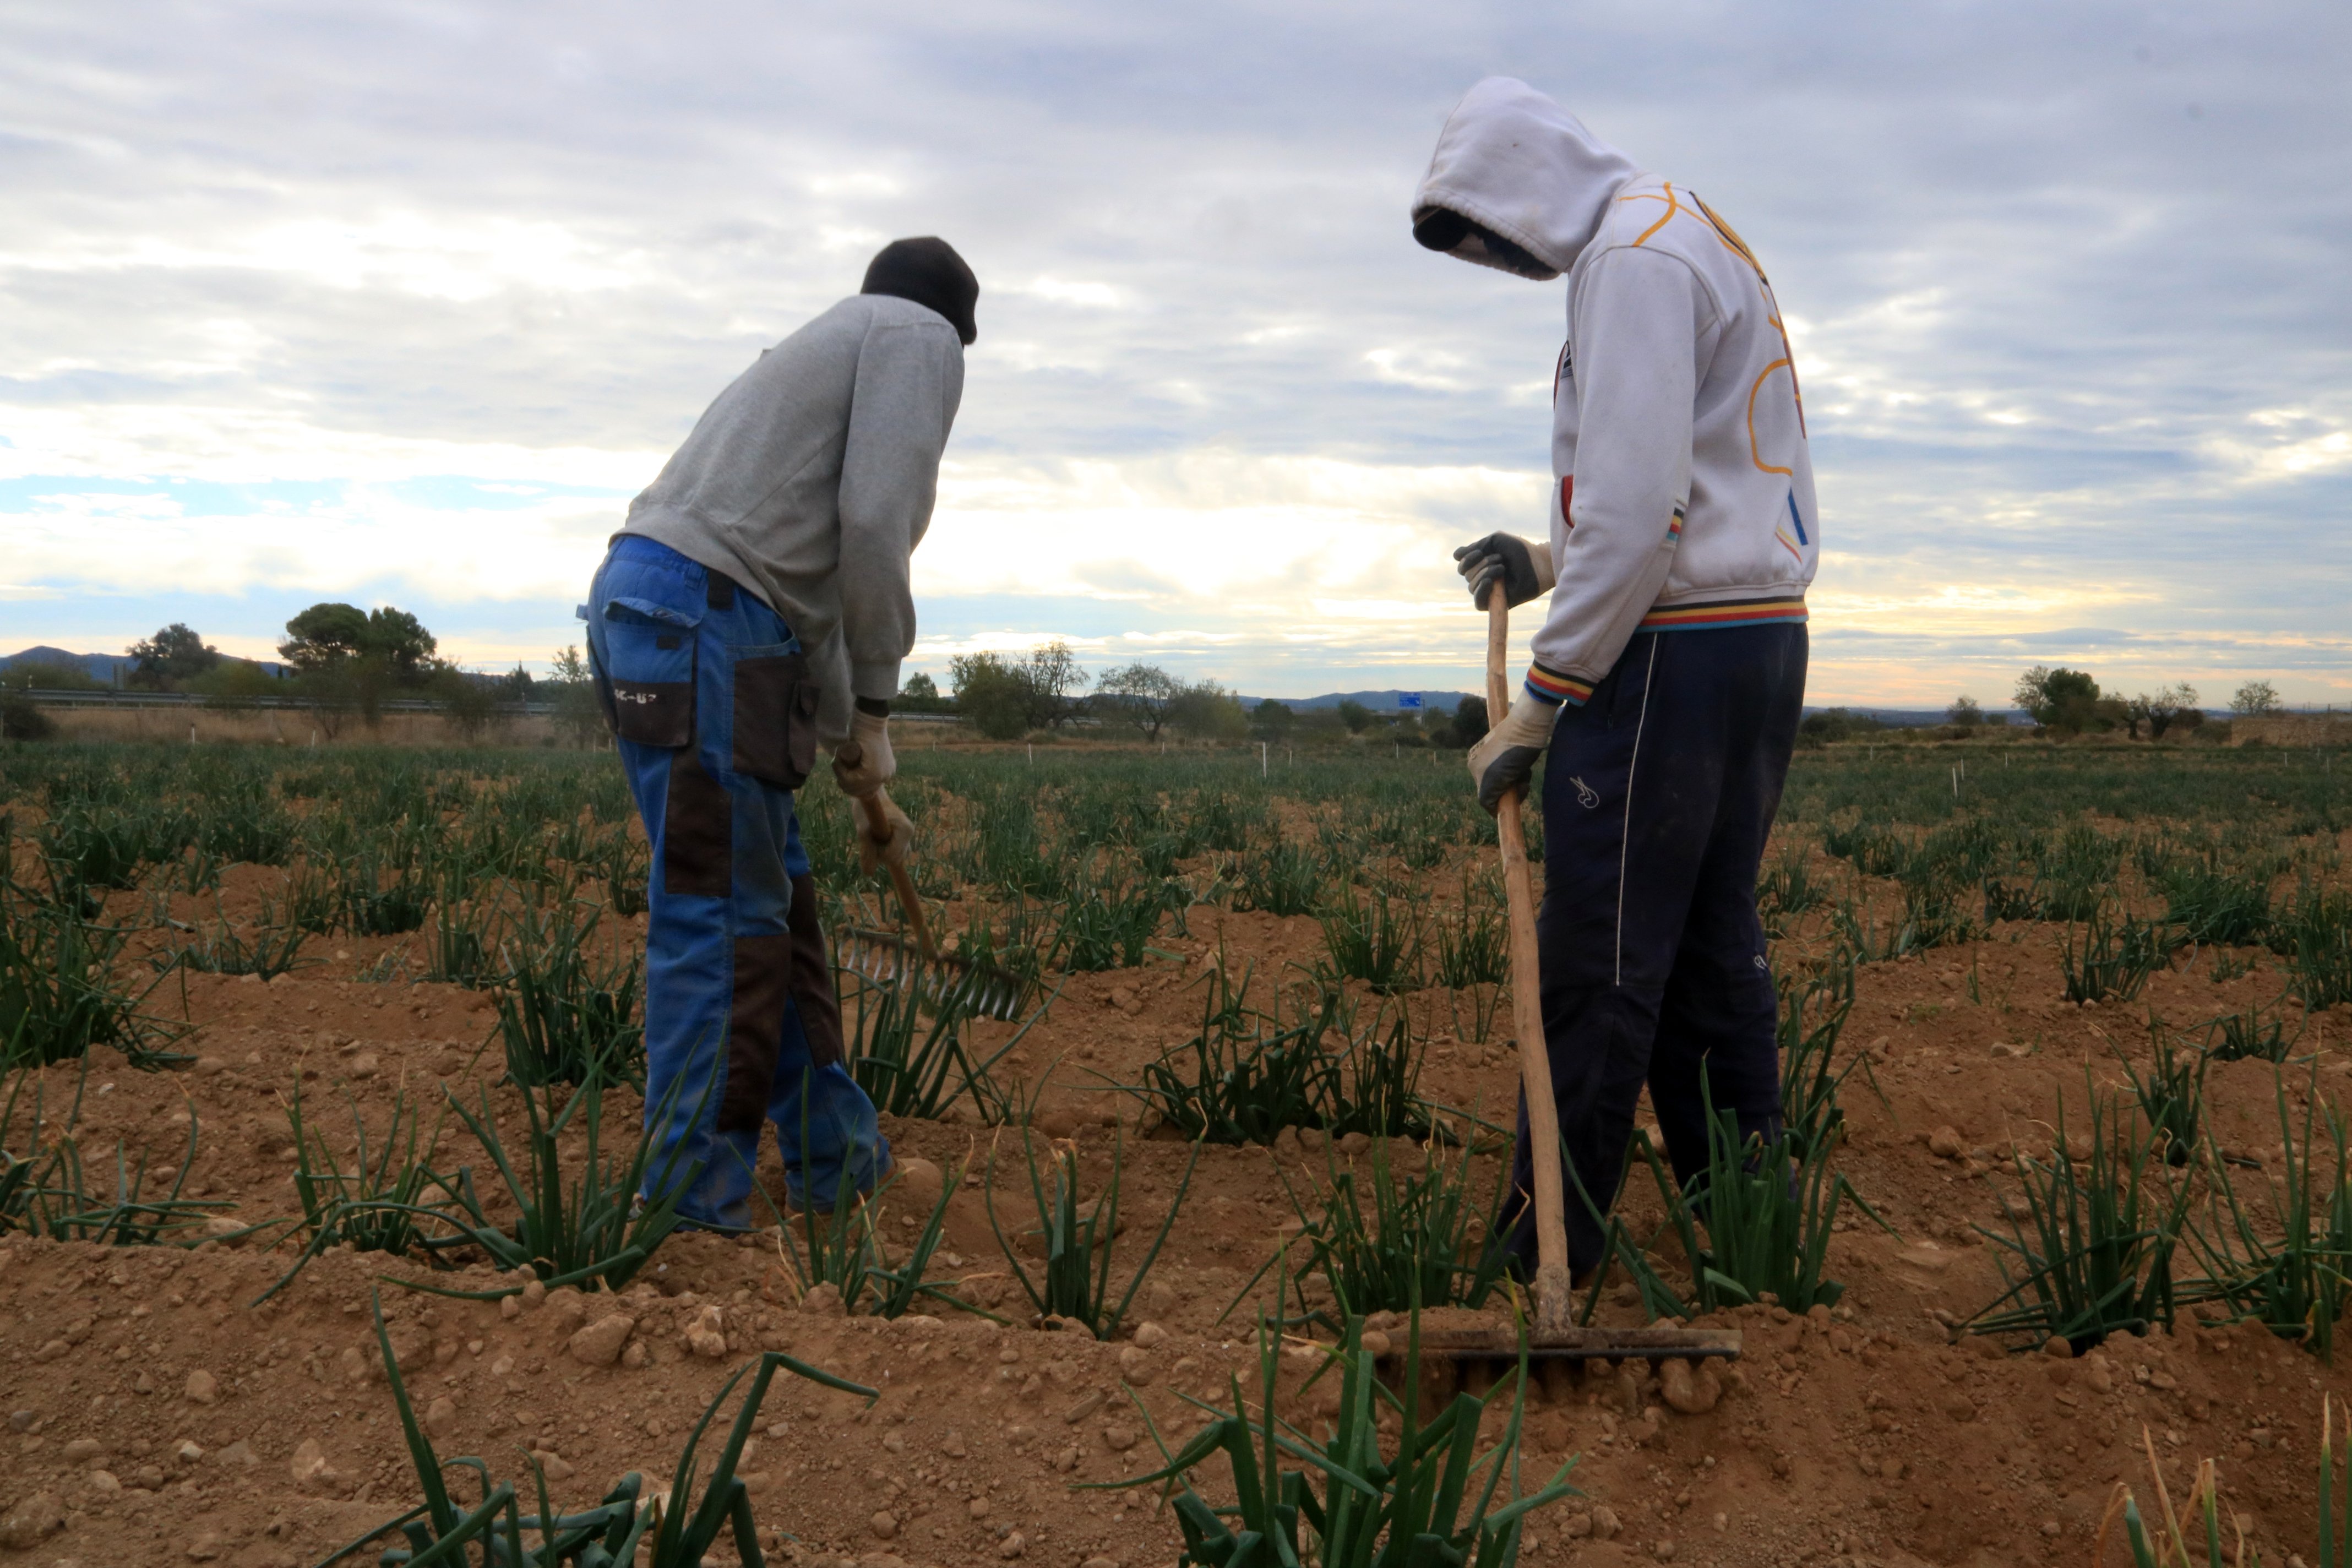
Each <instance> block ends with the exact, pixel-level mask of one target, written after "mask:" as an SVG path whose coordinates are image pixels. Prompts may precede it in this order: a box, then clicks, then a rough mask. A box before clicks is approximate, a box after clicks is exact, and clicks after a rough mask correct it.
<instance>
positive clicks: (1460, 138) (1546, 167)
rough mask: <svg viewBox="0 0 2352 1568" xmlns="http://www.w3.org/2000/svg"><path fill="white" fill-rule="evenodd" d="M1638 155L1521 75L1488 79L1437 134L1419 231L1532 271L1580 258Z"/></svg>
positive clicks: (1445, 244)
mask: <svg viewBox="0 0 2352 1568" xmlns="http://www.w3.org/2000/svg"><path fill="white" fill-rule="evenodd" d="M1640 173H1641V170H1640V168H1639V167H1638V166H1637V165H1636V164H1635V163H1634V162H1633V160H1632V159H1631V158H1628V157H1627V156H1625V154H1624V153H1620V152H1619V151H1617V149H1616V148H1614V147H1612V146H1611V145H1609V143H1607V142H1603V141H1601V139H1600V138H1599V137H1597V136H1595V135H1593V134H1592V132H1590V131H1587V130H1586V129H1585V128H1584V123H1583V121H1580V120H1578V119H1577V118H1576V116H1575V115H1573V114H1570V112H1569V111H1568V110H1565V109H1562V108H1561V107H1560V106H1559V104H1557V103H1555V102H1553V101H1552V100H1550V99H1549V98H1546V97H1545V96H1544V95H1543V94H1542V93H1540V92H1538V91H1537V90H1536V89H1534V88H1531V87H1529V86H1528V84H1527V83H1525V82H1523V81H1517V80H1514V79H1512V78H1510V77H1507V76H1490V77H1488V78H1487V79H1486V80H1484V81H1482V82H1480V83H1479V84H1478V85H1477V86H1475V87H1474V88H1472V89H1470V90H1469V92H1468V93H1467V94H1466V95H1465V96H1464V98H1463V100H1462V101H1461V102H1460V103H1459V104H1457V105H1455V106H1454V112H1453V113H1452V114H1451V115H1450V116H1448V117H1447V119H1446V121H1445V129H1444V131H1442V132H1438V137H1437V152H1436V153H1435V154H1434V155H1433V156H1432V157H1431V159H1430V161H1429V173H1428V174H1424V175H1423V176H1422V181H1421V189H1420V190H1419V191H1417V192H1415V193H1414V195H1413V198H1412V218H1413V237H1414V238H1415V239H1418V240H1419V241H1420V242H1421V243H1422V244H1423V245H1424V246H1427V247H1429V248H1430V249H1432V250H1442V251H1444V252H1445V253H1446V254H1448V255H1450V256H1458V257H1460V258H1462V259H1463V260H1465V261H1473V262H1476V263H1477V264H1478V265H1480V266H1482V267H1495V268H1501V269H1502V270H1504V271H1506V272H1516V273H1517V274H1519V275H1520V276H1521V277H1525V278H1536V279H1546V278H1557V277H1558V276H1559V275H1560V274H1561V273H1563V272H1565V271H1567V270H1568V269H1569V268H1571V267H1573V266H1575V265H1576V258H1577V256H1578V254H1579V253H1580V252H1581V251H1582V250H1583V249H1584V247H1585V243H1586V242H1587V241H1588V240H1590V239H1591V237H1592V236H1593V233H1594V231H1595V230H1597V229H1599V228H1600V226H1601V216H1602V215H1603V214H1605V213H1606V212H1607V211H1608V209H1609V200H1610V198H1611V196H1612V195H1614V194H1615V193H1616V191H1617V189H1618V187H1620V186H1622V184H1625V182H1626V181H1628V180H1630V179H1632V178H1633V176H1634V175H1636V174H1640Z"/></svg>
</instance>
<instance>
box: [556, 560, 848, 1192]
mask: <svg viewBox="0 0 2352 1568" xmlns="http://www.w3.org/2000/svg"><path fill="white" fill-rule="evenodd" d="M586 615H587V619H588V647H589V658H590V661H591V666H592V668H593V672H594V675H595V679H596V690H597V696H598V699H599V700H600V701H601V702H602V703H603V704H604V714H605V718H606V720H607V721H608V722H609V723H610V724H611V725H612V727H613V730H614V735H615V736H616V744H617V746H618V748H619V751H620V753H621V763H622V765H623V766H624V767H625V769H626V770H627V773H628V777H629V793H630V794H631V795H632V796H634V797H635V801H636V805H637V813H638V816H640V817H641V818H642V819H643V820H644V822H645V826H646V837H647V838H648V839H649V840H650V841H651V843H652V846H653V866H652V871H651V876H650V879H649V880H650V886H649V888H648V890H647V898H646V901H647V905H648V910H649V914H648V919H647V922H646V1126H647V1127H648V1128H649V1129H650V1130H651V1131H653V1133H654V1137H655V1144H654V1153H653V1160H652V1163H651V1168H652V1169H654V1170H656V1171H658V1170H661V1169H664V1168H665V1167H666V1166H667V1165H668V1163H669V1161H670V1159H671V1157H672V1154H673V1152H676V1154H677V1163H676V1165H675V1167H673V1168H675V1169H677V1170H679V1171H681V1172H683V1171H686V1170H688V1169H689V1168H691V1167H696V1166H698V1167H699V1169H698V1173H697V1174H696V1175H695V1177H694V1179H693V1184H692V1185H691V1187H690V1188H689V1190H688V1194H687V1196H686V1199H685V1201H684V1202H683V1203H682V1204H681V1205H680V1207H679V1213H680V1214H681V1215H683V1216H684V1217H685V1218H686V1219H687V1220H688V1222H689V1223H692V1224H696V1225H701V1226H748V1225H751V1224H752V1223H754V1217H755V1216H754V1215H752V1213H751V1185H752V1174H753V1172H754V1169H755V1167H756V1164H757V1162H758V1157H759V1149H760V1124H761V1122H762V1121H773V1122H774V1123H775V1124H776V1133H777V1139H778V1142H779V1143H780V1145H781V1146H782V1154H783V1162H784V1172H785V1181H786V1184H787V1187H788V1190H789V1193H790V1195H791V1197H792V1199H793V1202H794V1203H795V1204H801V1203H812V1202H813V1203H814V1204H815V1205H818V1206H819V1207H821V1208H830V1207H832V1206H833V1205H834V1204H835V1200H836V1198H837V1196H838V1195H839V1191H840V1183H841V1182H843V1181H844V1180H846V1181H848V1182H850V1183H851V1184H853V1185H854V1186H855V1187H856V1189H857V1190H858V1191H861V1192H862V1191H867V1190H870V1189H871V1188H872V1186H873V1184H874V1182H875V1179H876V1175H877V1173H878V1172H879V1171H881V1170H882V1169H883V1168H885V1167H887V1164H888V1163H889V1145H888V1143H887V1142H885V1140H884V1139H883V1137H882V1134H881V1131H880V1129H879V1127H878V1126H877V1121H876V1117H875V1113H874V1105H873V1102H872V1101H871V1100H868V1099H867V1098H866V1094H865V1092H864V1091H863V1090H862V1089H859V1088H858V1087H857V1084H856V1080H855V1079H852V1078H851V1077H850V1075H849V1073H848V1071H847V1070H846V1068H845V1066H844V1064H843V1049H842V1039H841V1016H840V1010H839V1007H838V1005H837V1004H836V1003H835V997H834V991H833V976H832V970H831V966H830V964H829V963H828V962H827V959H826V956H825V947H824V932H823V931H821V930H820V929H819V928H818V924H817V910H816V898H815V887H814V880H813V879H812V878H811V877H810V875H809V863H808V857H807V855H806V854H805V853H804V852H803V849H802V848H801V842H800V826H799V823H798V822H797V820H796V819H795V818H794V816H793V790H794V789H796V788H797V787H799V785H800V784H801V783H802V782H803V780H804V779H805V778H806V776H807V774H808V772H809V770H810V768H811V767H812V766H813V765H814V762H815V757H816V734H815V725H816V706H817V690H818V689H817V687H816V684H815V680H814V675H813V673H812V671H811V670H810V668H809V667H808V664H807V661H806V660H805V658H803V656H802V653H801V647H800V643H799V641H798V640H797V639H796V638H795V637H793V632H792V628H791V627H790V626H786V625H785V624H784V621H783V618H782V616H779V615H777V614H776V612H775V611H774V610H772V609H771V608H770V607H769V606H768V605H765V604H763V603H761V600H760V599H759V598H758V597H757V596H756V595H753V594H751V593H750V592H748V591H747V590H744V589H742V588H740V587H739V586H737V585H736V584H734V583H732V582H730V580H729V579H728V578H727V577H726V576H724V575H723V574H719V573H716V572H712V571H710V570H709V569H708V568H706V567H703V566H700V565H698V564H697V563H694V562H692V561H689V560H688V559H687V558H686V557H685V556H683V555H680V554H679V553H678V552H676V551H674V550H672V549H670V548H669V547H668V546H667V545H665V544H660V543H656V542H654V541H653V540H650V539H645V538H642V537H638V536H635V535H629V534H624V535H622V536H621V537H619V538H618V539H616V540H614V543H613V547H612V550H611V552H609V553H608V554H607V555H606V556H605V558H604V564H603V566H601V567H600V568H598V570H597V573H596V577H595V581H594V583H593V584H592V585H591V586H590V589H589V595H588V604H587V606H586ZM803 1086H805V1088H806V1093H805V1094H803Z"/></svg>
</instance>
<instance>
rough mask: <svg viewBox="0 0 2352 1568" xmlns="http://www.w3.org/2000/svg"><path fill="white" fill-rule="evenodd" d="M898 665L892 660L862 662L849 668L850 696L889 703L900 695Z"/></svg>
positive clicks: (896, 661)
mask: <svg viewBox="0 0 2352 1568" xmlns="http://www.w3.org/2000/svg"><path fill="white" fill-rule="evenodd" d="M898 663H899V661H898V660H897V659H895V658H891V659H876V660H872V661H866V660H860V661H857V662H856V663H853V664H851V665H850V667H849V694H850V695H851V696H853V697H871V698H873V699H874V700H876V701H877V702H887V701H889V700H891V699H892V698H894V697H896V696H898Z"/></svg>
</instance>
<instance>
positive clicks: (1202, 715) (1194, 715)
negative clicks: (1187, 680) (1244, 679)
mask: <svg viewBox="0 0 2352 1568" xmlns="http://www.w3.org/2000/svg"><path fill="white" fill-rule="evenodd" d="M1168 721H1169V722H1170V723H1171V724H1172V725H1174V726H1175V727H1176V728H1177V729H1179V730H1181V731H1183V732H1184V733H1185V734H1187V735H1190V736H1192V738H1193V739H1194V740H1196V741H1238V740H1240V739H1241V738H1242V737H1243V736H1244V735H1246V734H1248V733H1249V716H1248V715H1247V714H1246V713H1244V712H1243V711H1242V700H1241V699H1240V698H1238V697H1236V696H1234V694H1233V693H1232V692H1230V691H1227V690H1226V689H1224V688H1223V687H1222V686H1220V685H1218V684H1217V683H1216V682H1215V681H1213V680H1202V681H1196V682H1195V683H1193V684H1192V685H1190V686H1186V687H1184V688H1182V689H1180V690H1179V691H1178V692H1177V694H1176V697H1175V699H1174V700H1172V701H1171V702H1170V703H1169V705H1168Z"/></svg>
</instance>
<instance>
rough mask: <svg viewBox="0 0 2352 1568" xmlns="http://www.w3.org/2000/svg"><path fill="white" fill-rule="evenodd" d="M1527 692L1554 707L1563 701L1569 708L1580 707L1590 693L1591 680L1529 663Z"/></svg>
mask: <svg viewBox="0 0 2352 1568" xmlns="http://www.w3.org/2000/svg"><path fill="white" fill-rule="evenodd" d="M1527 692H1528V696H1529V697H1532V698H1534V699H1535V700H1537V701H1538V702H1542V703H1546V704H1549V706H1551V707H1554V708H1557V707H1559V705H1560V704H1561V703H1563V702H1565V703H1567V704H1568V705H1569V706H1570V707H1571V708H1581V707H1583V706H1584V700H1585V699H1586V698H1588V697H1590V696H1591V695H1592V682H1591V681H1589V680H1579V679H1576V678H1575V677H1573V676H1569V675H1561V674H1559V673H1558V672H1556V671H1554V670H1549V669H1546V668H1544V667H1543V666H1542V665H1539V664H1531V665H1529V666H1528V679H1527Z"/></svg>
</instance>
